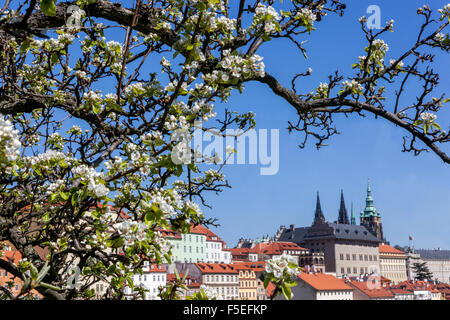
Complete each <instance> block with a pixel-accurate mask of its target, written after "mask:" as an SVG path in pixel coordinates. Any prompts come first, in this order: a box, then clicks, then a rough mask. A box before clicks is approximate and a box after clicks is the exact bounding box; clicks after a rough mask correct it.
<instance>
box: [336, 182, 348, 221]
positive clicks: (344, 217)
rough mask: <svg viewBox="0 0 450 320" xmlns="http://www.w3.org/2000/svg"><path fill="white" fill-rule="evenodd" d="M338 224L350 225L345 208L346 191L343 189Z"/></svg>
mask: <svg viewBox="0 0 450 320" xmlns="http://www.w3.org/2000/svg"><path fill="white" fill-rule="evenodd" d="M337 222H338V223H340V224H350V221H349V220H348V214H347V208H346V207H345V201H344V191H343V190H342V189H341V206H340V208H339V216H338V221H337Z"/></svg>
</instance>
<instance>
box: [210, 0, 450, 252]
mask: <svg viewBox="0 0 450 320" xmlns="http://www.w3.org/2000/svg"><path fill="white" fill-rule="evenodd" d="M447 2H448V1H432V2H429V3H428V4H429V5H430V7H431V8H432V9H434V10H437V9H438V8H442V7H443V6H444V5H445V4H446V3H447ZM373 4H374V5H378V6H379V7H380V8H381V15H382V17H381V20H382V23H383V24H384V22H386V21H389V20H391V19H394V20H395V23H394V33H389V34H388V35H386V36H383V37H382V39H384V40H385V41H386V42H387V43H388V45H389V47H390V50H389V52H388V55H387V57H386V61H389V59H391V58H395V57H397V56H399V55H400V54H401V53H402V50H404V49H405V48H408V47H409V46H411V45H412V44H413V41H414V39H415V37H416V36H417V30H418V27H419V25H420V23H421V22H422V20H421V19H420V18H418V16H417V14H416V9H417V8H418V7H420V6H423V5H424V4H427V3H426V2H424V1H412V0H411V1H374V0H371V1H362V0H361V1H347V10H346V11H345V14H344V17H338V16H335V15H333V16H329V17H328V18H326V19H324V20H323V21H322V22H321V23H317V24H316V27H317V30H316V31H314V32H313V33H312V35H311V37H309V42H308V43H307V44H306V47H307V49H308V56H309V58H308V60H305V59H303V58H302V56H301V55H300V54H299V53H298V52H296V51H295V48H293V46H292V45H291V44H289V43H287V42H285V41H278V42H276V41H273V42H269V43H267V44H265V45H263V47H262V50H261V51H260V52H259V54H260V55H262V56H264V62H265V64H266V71H267V72H269V73H270V74H272V75H274V76H276V77H277V78H278V79H279V80H280V82H282V84H284V85H286V86H290V79H291V78H292V76H293V75H294V74H295V73H298V72H304V71H306V69H307V68H308V67H311V68H312V69H313V74H312V76H311V77H309V78H308V80H307V81H303V82H298V84H297V88H301V89H300V91H303V92H309V91H312V89H314V88H315V87H317V85H318V84H319V83H320V82H321V81H325V80H326V79H327V76H328V75H329V74H331V73H333V72H334V71H335V70H336V69H339V70H340V71H341V73H342V74H344V75H345V76H350V77H351V76H352V75H353V72H352V69H351V64H352V63H354V62H355V61H356V60H357V57H358V56H359V55H363V48H364V47H365V43H364V39H363V37H362V32H361V30H360V27H359V22H358V18H359V17H361V16H362V15H366V16H369V15H368V14H367V13H366V9H367V7H368V6H369V5H373ZM436 66H437V68H438V70H439V71H441V72H442V73H441V81H440V86H439V88H438V90H439V91H438V92H447V93H449V87H450V75H449V74H448V72H447V71H448V70H449V66H450V60H449V57H448V55H446V56H445V55H443V56H439V57H437V59H436ZM413 84H414V83H413ZM267 89H268V87H265V86H264V85H260V84H249V85H247V87H246V90H245V91H244V94H242V95H239V94H238V93H235V94H234V95H233V96H232V97H231V99H230V100H229V102H228V103H227V105H226V107H227V108H231V109H234V110H239V111H249V110H252V111H254V112H255V113H256V122H257V128H268V129H271V128H278V129H280V168H279V172H278V174H276V175H273V176H261V175H260V168H259V166H258V165H230V166H228V167H225V169H224V173H225V174H226V176H227V179H228V180H229V182H230V184H231V185H232V189H227V190H225V191H224V192H222V193H221V194H220V195H219V196H215V195H211V196H209V197H208V200H209V203H210V204H211V205H213V209H212V210H209V209H206V208H205V209H204V211H205V214H206V215H207V216H209V217H216V218H218V219H219V223H220V224H221V226H220V227H219V228H217V229H216V228H212V230H213V231H215V232H216V233H217V234H219V235H220V236H221V237H222V238H223V239H224V240H225V241H226V242H227V243H228V245H229V246H230V247H234V246H235V245H236V243H237V241H238V239H239V238H240V237H244V238H255V237H260V236H262V235H266V234H268V235H270V236H272V235H273V234H275V232H276V231H277V230H278V228H279V226H280V225H285V226H287V227H289V225H290V224H295V225H296V226H308V225H310V224H311V222H312V219H313V214H314V207H315V195H316V192H317V191H319V192H320V198H321V203H322V210H323V212H324V215H325V217H326V218H327V219H328V220H329V221H334V220H336V219H337V216H338V210H339V199H340V198H339V197H340V190H341V189H343V190H344V196H345V200H346V205H347V210H348V212H350V204H351V201H353V203H354V208H355V214H356V215H357V220H358V219H359V212H360V210H361V209H363V208H364V204H365V193H366V186H367V179H368V178H370V180H371V186H372V192H373V197H374V203H375V207H376V208H377V209H378V210H379V211H380V212H381V217H382V222H383V228H384V233H385V236H386V238H387V240H389V241H390V242H391V244H399V245H407V244H408V236H409V235H412V236H414V242H413V243H414V246H415V247H416V248H425V247H426V248H437V247H442V248H447V249H450V237H449V225H450V197H449V195H450V184H449V181H450V167H449V165H445V164H444V163H443V162H442V161H441V160H440V159H439V158H438V157H437V156H436V155H435V154H433V153H431V152H430V153H423V154H422V155H420V156H419V157H414V155H413V154H410V153H403V152H401V149H402V142H403V140H402V136H403V135H404V132H403V131H402V130H400V129H399V128H396V127H394V126H393V125H391V124H389V123H387V122H386V121H385V120H382V119H378V120H375V119H374V118H373V116H370V115H368V116H367V117H366V118H360V117H350V118H348V119H345V118H336V125H337V127H338V129H339V130H340V131H341V133H342V134H341V135H338V136H334V137H333V138H331V140H330V141H329V146H328V147H324V148H321V149H320V150H316V148H315V146H314V143H313V142H312V141H311V143H309V144H308V145H307V147H306V148H305V149H300V148H298V144H299V143H300V142H301V141H302V136H300V135H299V134H296V133H292V134H291V135H289V134H288V132H287V130H285V128H286V127H287V120H295V119H296V116H295V112H294V110H293V108H292V107H291V106H290V105H288V104H287V103H286V102H284V101H283V100H282V99H281V98H279V97H277V96H275V95H274V94H273V93H271V92H270V91H269V90H267ZM416 90H417V87H415V86H414V85H413V86H412V87H410V90H409V91H407V94H406V95H405V98H404V100H403V101H404V103H405V104H406V103H410V102H412V99H414V97H415V95H416V94H417V91H416ZM390 101H392V100H390ZM388 103H389V102H388ZM217 107H218V109H219V110H220V108H223V107H224V105H217ZM449 115H450V113H449V112H448V111H444V112H441V113H439V114H438V120H440V121H441V122H440V123H441V124H445V125H448V119H449ZM438 122H439V121H438ZM446 150H447V151H450V150H449V148H446Z"/></svg>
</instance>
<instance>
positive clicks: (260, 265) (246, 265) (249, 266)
mask: <svg viewBox="0 0 450 320" xmlns="http://www.w3.org/2000/svg"><path fill="white" fill-rule="evenodd" d="M233 264H234V265H235V266H236V268H238V269H239V270H240V269H241V268H242V269H245V270H253V271H256V272H261V271H264V270H266V262H265V261H234V262H233Z"/></svg>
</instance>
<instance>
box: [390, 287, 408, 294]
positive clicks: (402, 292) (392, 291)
mask: <svg viewBox="0 0 450 320" xmlns="http://www.w3.org/2000/svg"><path fill="white" fill-rule="evenodd" d="M389 291H390V292H391V293H393V294H394V295H400V294H413V293H412V292H411V291H406V290H403V289H395V288H391V289H389Z"/></svg>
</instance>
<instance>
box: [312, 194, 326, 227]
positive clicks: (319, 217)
mask: <svg viewBox="0 0 450 320" xmlns="http://www.w3.org/2000/svg"><path fill="white" fill-rule="evenodd" d="M317 223H325V217H324V216H323V213H322V208H321V207H320V198H319V192H317V201H316V211H315V213H314V222H313V224H317Z"/></svg>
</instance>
